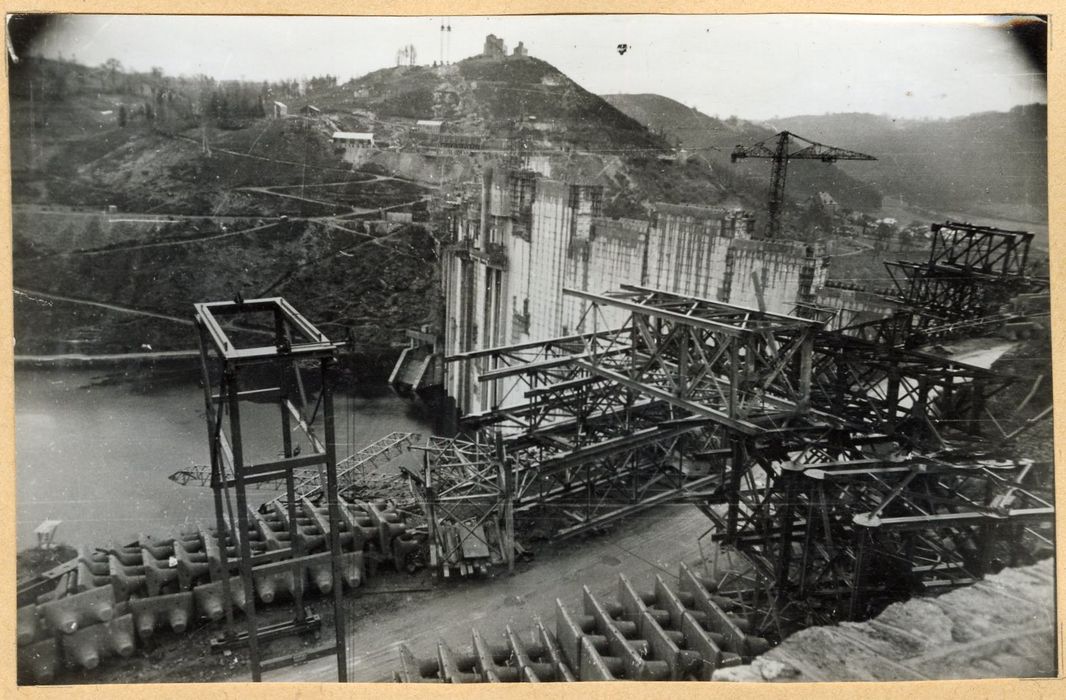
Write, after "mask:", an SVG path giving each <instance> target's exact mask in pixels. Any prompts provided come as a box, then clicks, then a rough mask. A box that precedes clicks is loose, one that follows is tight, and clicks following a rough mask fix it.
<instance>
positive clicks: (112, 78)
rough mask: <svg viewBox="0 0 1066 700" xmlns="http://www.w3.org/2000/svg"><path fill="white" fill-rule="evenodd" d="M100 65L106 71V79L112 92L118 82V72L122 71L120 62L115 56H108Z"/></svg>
mask: <svg viewBox="0 0 1066 700" xmlns="http://www.w3.org/2000/svg"><path fill="white" fill-rule="evenodd" d="M100 67H101V68H103V69H104V70H105V71H107V80H108V83H109V84H110V86H111V91H112V92H114V91H115V88H116V85H117V83H118V74H119V72H121V71H122V64H121V63H119V61H118V59H117V58H109V59H107V60H106V61H104V62H103V63H102V64H101V66H100Z"/></svg>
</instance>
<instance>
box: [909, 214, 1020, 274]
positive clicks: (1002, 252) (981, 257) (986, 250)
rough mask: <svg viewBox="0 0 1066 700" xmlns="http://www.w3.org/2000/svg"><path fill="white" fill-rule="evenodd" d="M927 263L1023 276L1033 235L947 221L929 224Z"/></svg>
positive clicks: (987, 272)
mask: <svg viewBox="0 0 1066 700" xmlns="http://www.w3.org/2000/svg"><path fill="white" fill-rule="evenodd" d="M932 232H933V241H932V248H931V250H930V252H929V262H930V263H941V264H945V265H956V266H959V267H963V268H969V269H972V270H975V271H979V272H984V273H986V274H998V275H1012V276H1017V275H1024V274H1025V267H1026V263H1027V262H1028V259H1029V245H1030V243H1031V242H1032V240H1033V234H1032V233H1029V232H1027V231H1005V230H1002V229H996V228H991V227H988V226H973V225H971V224H964V223H959V222H956V221H948V222H946V223H944V224H934V225H933V226H932Z"/></svg>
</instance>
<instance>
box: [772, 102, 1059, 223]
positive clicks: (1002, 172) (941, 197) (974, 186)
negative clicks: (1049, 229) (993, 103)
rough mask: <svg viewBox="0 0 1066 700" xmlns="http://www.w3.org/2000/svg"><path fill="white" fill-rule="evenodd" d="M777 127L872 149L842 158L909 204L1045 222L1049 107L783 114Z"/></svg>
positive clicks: (849, 168) (853, 169) (851, 170)
mask: <svg viewBox="0 0 1066 700" xmlns="http://www.w3.org/2000/svg"><path fill="white" fill-rule="evenodd" d="M774 126H775V127H777V128H781V129H789V130H790V131H797V132H799V133H801V134H803V135H805V136H808V137H810V138H813V139H815V140H822V139H826V140H830V141H831V142H832V143H833V144H835V145H838V146H842V147H844V148H855V149H859V150H863V151H865V152H867V153H872V154H875V155H877V157H878V161H877V162H876V163H869V164H867V163H862V164H844V165H842V166H841V167H842V169H845V170H847V171H848V172H849V173H851V174H853V175H854V176H855V177H857V178H860V179H862V180H865V181H867V182H870V183H872V184H874V185H876V186H877V187H878V188H879V189H881V190H882V191H883V192H884V193H885V194H886V195H891V196H893V197H899V196H902V197H903V199H904V200H905V201H907V202H909V203H913V204H916V205H919V206H924V207H930V208H937V209H938V210H940V211H952V210H954V211H962V212H966V213H972V214H974V215H980V216H992V217H1004V218H1009V219H1015V220H1018V221H1028V222H1035V223H1043V222H1046V221H1047V136H1046V135H1047V105H1043V104H1031V105H1022V106H1018V107H1015V108H1014V109H1012V110H1010V111H1009V112H983V113H980V114H971V115H968V116H965V117H958V118H955V119H944V120H935V121H932V120H931V121H916V120H905V119H891V118H888V117H882V116H876V115H873V114H828V115H820V116H818V115H808V116H798V117H789V118H787V119H781V120H778V121H776V122H775V124H774Z"/></svg>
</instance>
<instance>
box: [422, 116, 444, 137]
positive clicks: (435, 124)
mask: <svg viewBox="0 0 1066 700" xmlns="http://www.w3.org/2000/svg"><path fill="white" fill-rule="evenodd" d="M415 128H416V129H418V130H419V131H424V132H426V133H428V134H439V133H440V131H441V129H442V128H444V122H442V121H440V120H439V119H419V120H418V121H417V122H415Z"/></svg>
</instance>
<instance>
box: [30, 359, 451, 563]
mask: <svg viewBox="0 0 1066 700" xmlns="http://www.w3.org/2000/svg"><path fill="white" fill-rule="evenodd" d="M152 374H153V373H152V371H151V370H147V369H138V370H135V371H130V372H125V373H123V372H119V373H118V376H117V377H116V371H115V370H113V369H111V370H100V369H70V368H62V369H58V368H57V369H23V368H21V367H20V368H18V369H17V370H16V372H15V462H16V487H15V495H16V503H15V510H16V521H17V522H16V538H17V546H18V548H19V549H20V550H21V549H23V548H25V547H30V546H33V545H34V544H35V543H36V537H35V535H34V533H33V531H34V528H36V527H37V525H39V524H40V523H41V522H42V521H44V520H47V519H55V520H62V521H63V522H62V524H61V525H60V526H59V529H58V530H57V532H56V540H57V541H62V542H65V543H67V544H71V545H75V546H76V545H81V544H85V545H90V546H101V547H102V546H106V545H108V544H114V545H121V544H125V543H127V542H130V541H132V540H135V539H136V538H137V536H138V534H140V533H145V534H156V535H164V534H168V533H172V532H173V531H174V530H175V526H178V525H181V524H183V523H189V524H192V523H195V522H197V521H200V522H203V523H205V524H212V523H213V522H214V506H213V503H212V498H211V490H210V488H202V487H198V486H194V485H187V486H180V485H178V484H176V483H174V482H172V481H170V480H169V479H167V476H168V475H169V474H171V473H173V472H174V471H176V470H178V469H183V468H188V467H190V466H192V465H195V464H207V463H208V461H209V457H208V449H207V428H206V425H205V421H204V403H203V402H204V399H203V392H202V390H201V389H200V387H199V384H198V382H197V381H196V378H195V375H192V374H181V375H179V376H178V377H177V378H175V377H174V376H173V373H172V372H171V373H170V374H171V376H169V377H168V378H167V380H166V381H164V382H153V376H152ZM146 383H147V384H155V386H153V387H152V388H151V389H148V390H146V389H145V388H144V386H145V384H146ZM334 407H335V412H336V420H335V425H336V430H335V433H336V441H337V456H338V458H343V457H344V456H346V455H348V454H350V453H351V452H352V451H355V450H357V449H359V448H360V447H362V446H364V445H365V444H367V443H369V442H372V441H374V440H377V439H378V438H381V437H384V436H385V435H387V434H388V433H390V432H393V431H406V432H418V433H422V434H423V435H425V434H427V433H428V432H430V428H429V427H428V424H427V423H426V422H425V420H424V418H423V417H422V416H420V415H419V414H418V412H417V411H416V410H415V409H414V407H412V405H411V404H410V403H408V402H406V401H404V400H402V399H400V398H397V397H395V396H393V395H391V394H389V393H384V392H379V395H377V396H357V395H354V394H344V393H338V394H337V396H336V398H335V401H334ZM242 410H243V411H244V413H243V414H242V421H241V423H242V433H243V434H244V441H245V444H246V445H247V446H248V448H247V449H246V459H249V460H252V459H254V460H267V459H271V458H275V457H277V456H278V452H277V451H278V450H279V449H280V447H279V445H280V440H281V438H280V428H279V426H280V418H279V417H278V409H277V407H276V406H269V407H268V406H256V405H247V404H242ZM317 434H318V435H319V436H321V435H322V432H321V430H320V431H318V433H317ZM304 449H305V450H306V449H307V447H306V446H305V447H304ZM305 454H306V452H305ZM250 493H251V494H253V495H258V497H259V498H260V499H265V498H268V497H271V496H273V495H275V492H272V491H265V490H264V491H260V492H254V491H253V492H250Z"/></svg>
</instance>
